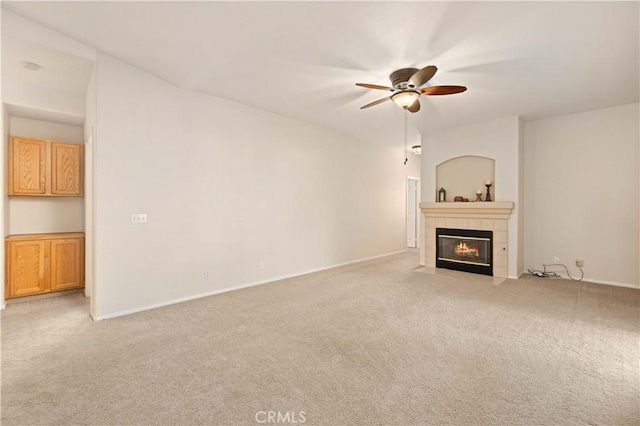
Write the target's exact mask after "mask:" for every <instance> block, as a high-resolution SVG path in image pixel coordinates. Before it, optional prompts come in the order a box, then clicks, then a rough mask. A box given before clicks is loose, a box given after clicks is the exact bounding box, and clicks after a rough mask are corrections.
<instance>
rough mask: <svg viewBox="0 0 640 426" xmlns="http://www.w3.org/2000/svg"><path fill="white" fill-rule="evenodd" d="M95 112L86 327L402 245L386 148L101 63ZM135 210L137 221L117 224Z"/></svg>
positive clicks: (401, 208) (400, 174)
mask: <svg viewBox="0 0 640 426" xmlns="http://www.w3.org/2000/svg"><path fill="white" fill-rule="evenodd" d="M97 117H98V123H97V124H98V125H97V131H96V139H95V141H94V144H95V147H94V148H95V151H94V152H95V153H96V164H95V174H94V176H95V178H96V182H95V184H96V192H95V196H96V200H97V203H96V206H95V207H96V221H95V249H96V258H95V265H94V268H95V278H96V283H95V293H94V295H93V299H94V300H95V302H96V309H95V311H94V316H95V317H97V318H104V317H109V316H113V315H117V314H119V313H125V312H131V311H135V310H139V309H144V308H145V307H151V306H154V305H160V304H165V303H170V302H172V301H177V300H180V299H185V298H191V297H195V296H198V295H204V294H207V293H212V292H216V291H222V290H226V289H231V288H234V287H237V286H243V285H248V284H251V283H258V282H264V281H268V280H272V279H275V278H277V277H281V276H287V275H292V274H299V273H304V272H306V271H310V270H315V269H319V268H326V267H330V266H332V265H336V264H340V263H343V262H349V261H354V260H357V259H362V258H367V257H370V256H376V255H382V254H385V253H391V252H396V251H400V250H404V249H405V245H406V244H405V234H404V229H405V175H406V169H405V168H404V166H403V165H402V161H397V159H398V158H399V157H400V156H401V153H400V152H399V151H398V149H399V147H396V145H397V144H395V143H394V144H393V146H391V144H389V146H387V145H378V144H376V143H374V142H369V141H361V140H356V139H353V138H351V137H349V136H346V135H344V134H340V133H337V132H335V131H331V130H328V129H325V128H321V127H318V126H314V125H311V124H308V123H303V122H300V121H296V120H293V119H290V118H287V117H283V116H279V115H275V114H271V113H268V112H265V111H261V110H258V109H254V108H251V107H248V106H245V105H242V104H238V103H234V102H230V101H226V100H223V99H219V98H215V97H212V96H208V95H204V94H199V93H195V92H190V91H186V90H181V89H178V88H176V87H174V86H171V85H169V84H167V83H165V82H164V81H162V80H160V79H157V78H155V77H153V76H150V75H149V74H146V73H144V72H142V71H140V70H137V69H135V68H133V67H131V66H129V65H127V64H125V63H123V62H120V61H118V60H116V59H114V58H111V57H109V56H108V55H103V54H99V55H98V61H97ZM136 212H138V213H147V214H148V223H147V224H143V225H132V224H130V223H129V215H130V214H131V213H136ZM260 262H263V263H264V265H265V267H264V269H262V270H261V269H259V267H258V264H259V263H260ZM205 270H209V271H211V273H212V277H211V280H204V279H203V273H204V271H205Z"/></svg>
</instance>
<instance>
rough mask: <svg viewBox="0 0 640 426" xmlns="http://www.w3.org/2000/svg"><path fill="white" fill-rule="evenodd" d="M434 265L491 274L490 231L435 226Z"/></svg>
mask: <svg viewBox="0 0 640 426" xmlns="http://www.w3.org/2000/svg"><path fill="white" fill-rule="evenodd" d="M436 236H437V242H436V244H437V247H436V266H437V267H440V268H448V269H456V270H460V271H466V272H474V273H478V274H485V275H493V268H492V266H491V265H492V254H493V253H492V247H493V244H492V236H493V233H492V232H491V231H476V230H469V229H446V228H437V230H436Z"/></svg>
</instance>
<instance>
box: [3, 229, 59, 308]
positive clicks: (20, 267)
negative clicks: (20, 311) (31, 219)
mask: <svg viewBox="0 0 640 426" xmlns="http://www.w3.org/2000/svg"><path fill="white" fill-rule="evenodd" d="M48 250H49V241H42V240H40V241H17V242H13V243H8V244H7V258H8V259H7V260H8V263H7V294H8V297H16V296H26V295H28V294H37V293H43V292H45V291H49V286H48V279H47V275H48V271H47V267H48V266H47V265H48V262H49V259H48Z"/></svg>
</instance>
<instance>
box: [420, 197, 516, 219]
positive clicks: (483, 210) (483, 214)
mask: <svg viewBox="0 0 640 426" xmlns="http://www.w3.org/2000/svg"><path fill="white" fill-rule="evenodd" d="M420 210H421V211H422V213H423V214H424V216H425V217H451V218H466V219H509V216H510V215H511V211H512V210H513V201H492V202H467V203H464V202H454V203H420Z"/></svg>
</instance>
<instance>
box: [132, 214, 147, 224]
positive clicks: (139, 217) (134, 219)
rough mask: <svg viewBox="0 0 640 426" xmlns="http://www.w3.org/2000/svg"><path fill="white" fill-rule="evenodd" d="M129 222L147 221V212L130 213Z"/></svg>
mask: <svg viewBox="0 0 640 426" xmlns="http://www.w3.org/2000/svg"><path fill="white" fill-rule="evenodd" d="M131 223H136V224H137V223H147V214H146V213H131Z"/></svg>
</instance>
